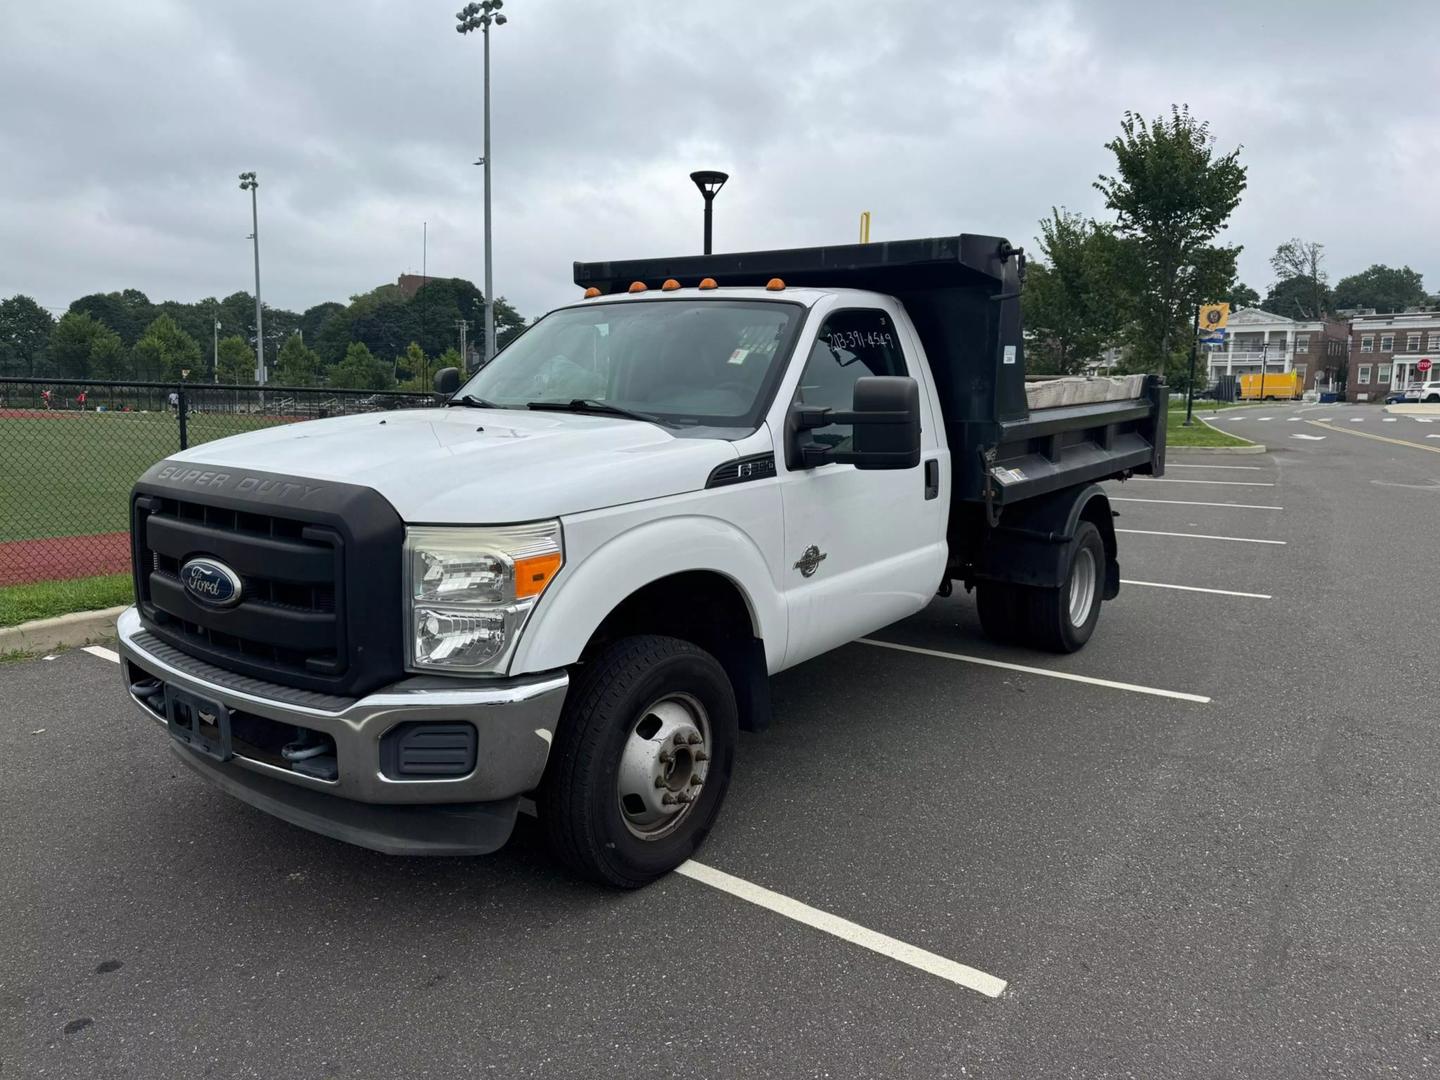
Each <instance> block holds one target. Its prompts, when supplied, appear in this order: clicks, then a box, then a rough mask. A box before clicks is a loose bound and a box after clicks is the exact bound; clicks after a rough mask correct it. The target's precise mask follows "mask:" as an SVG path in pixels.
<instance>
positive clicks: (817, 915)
mask: <svg viewBox="0 0 1440 1080" xmlns="http://www.w3.org/2000/svg"><path fill="white" fill-rule="evenodd" d="M675 873H677V874H680V875H682V876H683V877H687V878H689V879H690V880H692V881H698V882H700V883H701V884H702V885H709V886H710V887H711V888H712V889H719V890H720V891H721V892H726V893H729V894H730V895H731V896H736V897H739V898H740V899H741V900H745V901H748V902H749V903H752V904H755V905H756V906H758V907H762V908H765V909H766V910H767V911H773V912H775V913H776V914H777V915H784V916H785V917H786V918H787V919H794V920H795V921H796V922H798V923H804V924H805V925H806V926H809V927H813V928H814V929H816V930H821V931H824V932H825V933H827V934H833V935H834V936H835V937H838V938H840V939H841V940H843V941H848V942H850V943H851V944H852V945H859V946H860V947H861V948H862V949H869V950H870V951H871V952H876V953H879V954H880V955H881V956H888V957H889V958H890V959H891V960H898V961H900V963H902V964H908V965H910V966H911V967H913V968H919V969H920V970H921V971H924V972H928V973H929V974H931V975H935V976H938V977H939V978H942V979H945V980H946V981H947V982H952V983H955V984H956V985H957V986H963V987H965V988H966V989H967V990H974V991H975V992H976V993H980V994H984V995H985V996H986V997H991V998H994V997H999V996H1000V995H1001V993H1003V992H1004V990H1005V980H1004V979H997V978H996V977H995V976H994V975H989V974H987V973H985V972H983V971H981V970H979V969H978V968H973V967H970V966H969V965H967V964H959V963H956V962H955V961H954V960H947V959H945V957H943V956H938V955H936V954H935V953H932V952H927V951H926V950H924V949H920V948H916V947H915V946H914V945H909V944H907V943H905V942H903V941H900V940H898V939H896V938H892V937H890V936H889V935H888V934H881V933H877V932H876V931H874V930H868V929H866V928H865V927H863V926H861V925H859V924H858V923H853V922H851V921H850V920H849V919H842V918H840V916H838V915H831V914H830V913H829V912H828V911H821V910H820V909H819V908H813V907H811V906H810V905H809V904H802V903H801V902H800V901H799V900H794V899H791V898H790V897H788V896H785V895H783V894H782V893H777V892H775V891H773V890H771V889H767V888H765V887H764V886H763V885H756V884H755V883H754V882H751V881H746V880H745V879H744V878H738V877H735V876H734V875H733V874H727V873H725V871H723V870H716V869H715V868H714V867H713V866H706V865H705V864H704V863H698V862H696V861H695V860H694V859H689V860H687V861H685V862H683V863H681V864H680V865H679V866H677V867H676V868H675Z"/></svg>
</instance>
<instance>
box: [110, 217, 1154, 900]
mask: <svg viewBox="0 0 1440 1080" xmlns="http://www.w3.org/2000/svg"><path fill="white" fill-rule="evenodd" d="M575 278H576V283H577V284H578V285H580V286H582V287H585V296H584V298H582V299H581V300H579V301H578V302H577V303H575V304H573V305H570V306H567V307H563V308H560V309H559V310H557V311H555V312H552V313H551V314H549V315H548V316H546V317H545V318H544V319H542V320H540V321H539V322H538V323H537V324H536V325H534V326H532V327H531V328H530V329H528V330H527V331H526V332H525V333H524V334H523V335H522V336H521V337H520V338H519V339H517V340H516V341H515V342H513V343H512V344H511V345H510V346H509V347H507V348H506V349H505V350H503V351H502V352H501V353H500V354H499V355H498V356H497V357H496V358H495V360H494V361H493V362H492V363H491V364H490V365H489V366H487V367H486V368H484V369H483V370H481V371H480V372H478V373H477V374H476V375H474V377H472V378H471V379H470V380H469V381H468V382H466V383H465V384H464V385H463V386H461V385H459V376H458V373H456V372H455V371H454V370H453V369H450V370H447V371H446V372H443V373H442V374H441V376H440V377H439V378H438V379H437V389H440V390H442V391H443V392H445V393H446V394H447V396H448V400H447V402H446V405H445V407H443V408H430V409H415V410H402V411H395V412H386V413H369V414H364V415H358V416H348V417H339V418H334V419H327V420H318V421H312V422H307V423H301V424H295V425H286V426H282V427H276V428H271V429H268V430H264V431H257V432H253V433H250V434H246V435H239V436H236V437H234V438H229V439H224V440H221V441H218V442H211V443H206V444H204V445H202V446H197V447H195V448H193V449H190V450H187V451H184V452H182V453H180V454H177V455H175V456H174V457H171V458H168V459H166V460H164V461H162V462H160V463H158V464H157V465H156V466H154V467H153V468H151V469H150V470H149V471H148V472H147V473H146V474H145V475H144V476H143V477H142V478H141V479H140V481H139V483H138V484H137V485H136V487H135V490H134V493H133V496H132V509H133V517H132V533H133V543H134V565H135V589H136V604H135V606H134V607H132V608H130V609H129V610H127V611H126V612H125V613H124V615H122V616H121V618H120V621H119V636H120V652H121V655H122V670H123V675H124V679H125V683H126V686H127V687H128V689H129V691H130V694H131V696H132V697H133V698H134V700H135V702H136V703H137V705H138V706H139V707H140V709H141V711H142V713H143V714H144V715H146V716H148V717H150V718H151V719H152V720H154V721H156V722H157V723H159V724H161V725H163V726H164V727H166V728H167V729H168V732H169V734H170V735H171V737H172V745H173V747H174V749H175V752H176V753H178V754H179V755H180V756H181V757H182V758H183V759H184V760H185V761H186V762H187V763H188V764H189V765H191V766H192V767H193V768H195V769H196V770H197V771H198V772H199V773H201V774H202V775H204V776H205V777H207V778H208V779H210V780H211V781H213V782H214V783H215V784H217V785H218V786H220V787H221V788H223V789H224V790H226V791H228V792H230V793H231V794H233V795H235V796H237V797H238V798H240V799H243V800H244V801H246V802H248V803H250V804H252V805H254V806H257V807H259V808H261V809H262V810H266V811H268V812H270V813H272V814H274V815H276V816H278V817H280V818H283V819H285V820H287V821H290V822H293V823H295V824H298V825H301V826H304V827H306V828H310V829H314V830H316V831H318V832H321V833H325V834H328V835H330V836H333V837H337V838H339V839H342V840H346V841H350V842H352V843H357V844H361V845H364V846H366V847H370V848H373V849H376V850H379V851H385V852H393V853H408V854H476V853H484V852H489V851H493V850H495V849H496V848H498V847H499V846H501V845H502V844H503V843H504V842H505V840H506V839H507V838H508V837H509V835H510V831H511V828H512V825H513V822H514V819H515V814H516V811H517V808H518V805H519V802H520V799H521V798H522V797H529V798H533V799H534V801H535V805H536V809H537V812H538V814H539V816H540V818H541V820H542V822H543V824H544V828H545V831H546V834H547V836H548V838H549V840H550V842H551V845H552V847H553V849H554V850H555V852H556V854H557V855H558V856H559V858H560V859H561V860H563V861H564V862H565V863H567V864H568V865H569V866H570V867H572V868H573V869H574V870H576V871H577V872H579V873H581V874H583V875H586V876H589V877H591V878H594V879H596V880H599V881H603V882H608V883H611V884H614V885H618V886H624V887H635V886H639V885H642V884H644V883H646V882H647V881H650V880H652V879H654V878H656V877H657V876H659V875H661V874H663V873H665V872H666V871H668V870H670V869H672V868H673V867H675V866H676V865H678V864H679V863H680V862H682V861H683V860H684V859H686V858H687V857H689V856H690V855H691V854H692V853H693V852H694V851H695V850H696V848H697V847H698V846H699V845H700V844H701V842H702V841H703V839H704V837H705V836H706V834H707V832H708V831H709V829H710V828H711V826H712V824H713V822H714V821H715V818H716V815H717V813H718V812H719V809H720V804H721V801H722V799H723V798H724V795H725V790H726V787H727V785H728V783H729V780H730V775H731V770H732V769H733V767H734V765H735V757H736V744H737V731H738V729H741V728H745V729H749V730H761V729H763V728H764V727H765V726H766V725H767V723H768V721H769V719H770V704H769V696H768V691H767V679H768V676H769V675H771V674H774V673H775V672H778V671H782V670H784V669H785V668H789V667H792V666H794V665H796V664H799V663H802V662H803V661H805V660H808V659H810V658H811V657H814V656H817V655H819V654H820V653H823V652H825V651H826V650H828V649H833V648H835V647H837V646H839V645H843V644H844V643H846V642H848V641H851V640H853V639H854V638H856V637H859V636H862V635H864V634H867V633H870V632H871V631H874V630H876V629H878V628H879V627H882V626H884V625H886V624H887V623H891V622H894V621H895V620H897V619H902V618H904V617H905V616H907V615H911V614H913V613H914V612H916V611H919V610H920V609H921V608H923V607H924V606H925V605H926V604H927V603H929V602H930V600H931V598H932V597H933V596H935V595H936V593H937V592H938V593H941V594H948V593H949V592H950V589H951V583H952V581H960V582H961V583H962V584H964V585H965V586H966V587H967V588H971V587H974V588H975V589H976V591H977V599H978V603H979V610H980V616H981V619H982V622H983V625H984V627H985V629H986V631H987V633H989V634H991V635H992V636H994V637H996V638H998V639H1000V640H1004V641H1009V642H1016V643H1021V644H1029V645H1031V646H1033V647H1038V648H1045V649H1052V650H1062V651H1064V650H1072V649H1076V648H1079V647H1080V646H1081V645H1083V644H1084V642H1085V641H1086V639H1087V638H1088V637H1089V636H1090V634H1091V632H1092V631H1093V629H1094V627H1095V623H1096V620H1097V619H1098V617H1099V613H1100V605H1101V602H1102V601H1103V600H1108V599H1111V598H1113V597H1114V596H1115V595H1116V593H1117V591H1118V589H1119V566H1118V562H1117V559H1116V545H1115V532H1114V528H1113V525H1112V522H1111V517H1112V512H1111V509H1110V504H1109V501H1108V499H1107V498H1106V496H1105V493H1104V491H1103V490H1102V489H1101V488H1100V487H1099V486H1098V484H1097V483H1096V481H1098V480H1102V479H1105V478H1110V477H1124V476H1126V475H1129V474H1130V473H1132V472H1143V473H1154V474H1158V473H1160V472H1162V471H1163V467H1164V417H1165V390H1164V385H1163V382H1161V380H1159V379H1158V378H1155V377H1134V378H1132V379H1129V380H1059V381H1052V382H1048V383H1033V384H1031V385H1029V386H1028V387H1027V384H1026V380H1025V377H1024V343H1023V339H1022V335H1021V328H1020V316H1019V293H1020V287H1021V282H1022V280H1023V255H1022V253H1021V252H1019V251H1018V250H1016V249H1014V248H1012V247H1011V246H1010V245H1009V244H1008V243H1006V242H1005V241H1003V240H1001V239H998V238H996V237H986V236H973V235H965V236H955V237H943V238H937V239H929V240H915V241H905V242H899V243H889V244H873V245H852V246H845V247H831V248H815V249H800V250H793V251H775V252H755V253H744V254H730V255H711V256H695V257H685V258H677V259H668V260H666V259H660V260H643V261H634V262H629V263H590V264H581V263H577V264H576V268H575Z"/></svg>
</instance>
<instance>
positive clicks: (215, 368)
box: [210, 319, 220, 383]
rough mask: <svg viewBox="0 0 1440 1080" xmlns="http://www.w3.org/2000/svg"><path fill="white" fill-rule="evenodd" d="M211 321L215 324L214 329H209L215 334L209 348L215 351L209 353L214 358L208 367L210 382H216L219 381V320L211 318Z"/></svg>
mask: <svg viewBox="0 0 1440 1080" xmlns="http://www.w3.org/2000/svg"><path fill="white" fill-rule="evenodd" d="M211 321H212V322H213V323H214V324H215V327H214V329H213V330H212V331H211V333H212V334H214V335H215V340H214V343H213V344H212V345H211V348H212V349H214V350H215V351H214V352H212V353H211V354H210V355H211V356H212V357H213V358H214V359H213V362H212V364H211V367H210V381H211V382H212V383H218V382H219V381H220V320H219V319H212V320H211Z"/></svg>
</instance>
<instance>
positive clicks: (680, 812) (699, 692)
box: [536, 635, 739, 889]
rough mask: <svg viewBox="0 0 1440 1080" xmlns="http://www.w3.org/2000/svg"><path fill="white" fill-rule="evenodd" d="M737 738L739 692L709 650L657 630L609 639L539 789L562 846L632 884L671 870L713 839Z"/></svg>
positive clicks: (575, 694) (598, 872)
mask: <svg viewBox="0 0 1440 1080" xmlns="http://www.w3.org/2000/svg"><path fill="white" fill-rule="evenodd" d="M696 734H699V735H700V739H699V741H696V739H695V738H693V737H692V736H694V735H696ZM738 739H739V724H738V716H737V710H736V707H735V692H734V689H733V688H732V687H731V685H730V680H729V678H728V677H727V676H726V674H725V670H724V668H722V667H721V666H720V663H719V661H717V660H716V659H715V658H714V657H713V656H711V655H710V654H709V653H707V652H705V651H704V650H703V649H701V648H699V647H697V646H695V645H692V644H691V643H690V642H688V641H681V640H680V639H678V638H671V637H659V636H653V635H645V636H637V637H628V638H622V639H621V640H619V641H616V642H614V643H613V644H611V645H609V646H607V647H606V648H605V649H604V650H603V651H602V652H601V653H600V655H599V656H597V657H596V658H595V659H594V660H593V661H590V662H588V663H586V664H585V665H584V667H583V668H582V669H581V670H580V672H579V674H578V678H577V679H576V680H575V682H573V683H572V684H571V689H570V694H569V696H568V697H567V698H566V701H565V709H564V712H563V714H562V716H561V719H560V723H559V725H558V727H557V730H556V732H555V745H554V748H553V749H552V751H551V755H550V764H549V767H548V768H547V769H546V772H545V777H544V779H543V780H542V781H541V784H540V790H539V792H538V793H537V794H538V798H537V799H536V806H537V809H538V810H539V814H540V819H541V822H542V824H543V826H544V829H545V834H546V838H547V840H548V842H549V845H550V849H551V851H552V852H553V853H554V854H555V857H556V858H557V859H559V861H560V862H562V863H564V864H565V866H566V867H568V868H569V869H570V870H571V871H573V872H574V873H576V874H578V875H579V876H581V877H584V878H588V879H590V880H592V881H598V882H601V883H603V884H607V885H613V886H617V887H619V888H622V889H636V888H639V887H640V886H642V885H647V884H649V883H650V882H651V881H654V880H655V879H656V878H658V877H662V876H663V875H665V874H667V873H669V872H670V871H671V870H673V869H675V867H677V866H679V865H680V864H681V863H683V862H684V861H685V860H686V859H688V858H690V857H691V856H692V855H693V854H694V853H695V852H696V851H697V850H698V849H699V847H700V845H701V844H702V843H703V842H704V840H705V837H706V836H707V835H708V834H709V832H710V827H711V826H712V825H713V824H714V822H715V818H716V816H717V815H718V814H719V812H720V804H721V803H722V802H723V801H724V798H725V790H726V788H728V787H729V785H730V773H731V770H732V769H733V767H734V764H735V747H736V743H737V742H738ZM666 754H668V755H669V758H670V760H669V762H668V763H666V762H665V755H666ZM647 770H648V771H647ZM682 795H688V796H690V798H689V799H685V800H683V801H682V800H681V799H680V796H682ZM662 801H663V802H664V804H665V805H661V803H662Z"/></svg>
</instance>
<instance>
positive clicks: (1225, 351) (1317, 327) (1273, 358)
mask: <svg viewBox="0 0 1440 1080" xmlns="http://www.w3.org/2000/svg"><path fill="white" fill-rule="evenodd" d="M1348 334H1349V323H1348V322H1347V321H1346V320H1344V319H1335V318H1325V319H1312V320H1308V321H1306V320H1296V319H1287V318H1286V317H1285V316H1284V315H1275V314H1272V313H1271V312H1269V311H1264V310H1262V309H1261V308H1241V309H1240V310H1238V311H1234V312H1231V314H1230V325H1229V327H1228V329H1227V332H1226V335H1225V343H1224V344H1223V345H1219V346H1211V347H1209V348H1208V349H1207V351H1206V354H1205V355H1206V362H1207V363H1208V364H1209V375H1210V382H1211V383H1214V382H1215V381H1216V380H1217V379H1218V378H1219V377H1220V376H1222V375H1258V374H1259V373H1260V369H1261V367H1262V365H1263V367H1264V369H1265V373H1266V374H1267V375H1283V374H1286V373H1288V372H1291V371H1295V372H1299V373H1300V375H1301V377H1302V380H1301V381H1302V382H1303V384H1304V386H1305V389H1306V390H1313V389H1314V388H1315V386H1316V384H1317V382H1318V384H1319V385H1320V387H1321V388H1322V389H1323V388H1326V387H1328V386H1329V385H1330V384H1331V382H1332V380H1338V379H1339V377H1340V374H1341V369H1342V368H1343V367H1344V366H1345V354H1346V339H1347V336H1348Z"/></svg>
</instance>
